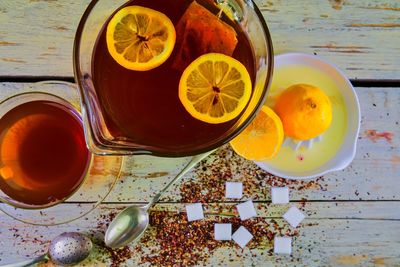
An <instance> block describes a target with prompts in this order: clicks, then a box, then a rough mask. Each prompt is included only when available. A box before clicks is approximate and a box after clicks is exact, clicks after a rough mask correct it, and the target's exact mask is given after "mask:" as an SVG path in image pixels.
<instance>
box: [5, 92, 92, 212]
mask: <svg viewBox="0 0 400 267" xmlns="http://www.w3.org/2000/svg"><path fill="white" fill-rule="evenodd" d="M33 95H34V96H41V98H39V99H32V100H28V101H26V102H22V103H20V104H18V105H16V106H15V107H17V106H19V105H22V104H24V103H29V102H33V101H40V100H46V101H51V102H54V103H57V104H59V105H62V106H64V107H66V108H68V109H69V110H71V111H72V112H73V113H75V114H74V115H75V116H76V117H77V119H79V120H80V121H81V123H82V128H83V129H84V127H83V121H82V114H81V112H79V110H78V109H77V108H76V107H74V105H72V104H71V103H70V102H69V101H68V100H66V99H64V98H62V97H60V96H57V95H54V94H51V93H47V92H40V91H30V92H23V93H18V94H14V95H12V96H9V97H7V98H5V99H4V100H2V101H0V108H1V107H2V105H4V104H5V103H7V102H8V101H11V100H13V99H16V98H19V97H24V96H28V97H29V96H33ZM49 97H50V99H49ZM51 98H52V99H51ZM54 99H57V100H58V101H60V102H61V103H60V102H56V101H55V100H54ZM8 111H10V110H8ZM8 111H6V112H5V113H4V114H6V113H7V112H8ZM1 117H2V116H1V115H0V118H1ZM93 156H94V155H93V153H92V152H90V151H89V157H90V158H89V159H88V164H87V167H86V171H85V174H84V176H83V178H82V179H81V181H80V183H79V185H78V186H77V187H76V188H75V189H74V190H73V191H72V192H71V193H70V194H68V195H67V196H65V197H64V198H62V199H59V200H57V201H53V202H50V203H47V204H43V205H31V204H27V203H23V202H19V201H17V200H14V199H13V198H12V197H9V198H10V199H11V200H8V199H6V198H3V197H2V196H0V202H3V203H5V204H7V205H10V206H12V207H15V208H19V209H26V210H40V209H46V208H50V207H53V206H56V205H58V204H60V203H63V202H64V201H65V200H67V199H68V198H70V197H72V196H73V195H74V194H75V193H76V192H78V191H79V189H80V188H81V186H82V185H83V184H84V183H85V181H86V179H87V178H88V177H89V176H90V169H91V167H92V164H93ZM0 191H2V190H0Z"/></svg>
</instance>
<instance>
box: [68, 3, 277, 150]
mask: <svg viewBox="0 0 400 267" xmlns="http://www.w3.org/2000/svg"><path fill="white" fill-rule="evenodd" d="M99 1H101V0H92V1H91V2H90V3H89V5H88V7H87V8H86V10H85V12H84V13H83V15H82V17H81V19H80V21H79V24H78V27H77V30H76V33H75V37H74V45H73V69H74V79H75V82H76V84H77V85H78V88H79V91H80V94H81V98H82V101H81V105H82V108H83V111H84V112H83V114H84V116H87V117H88V116H89V113H90V112H91V111H90V110H91V108H90V107H89V106H88V104H87V103H88V99H87V95H86V93H85V90H84V89H83V85H82V83H81V81H82V79H83V75H82V71H81V67H80V66H81V64H80V63H81V61H80V57H79V54H80V49H81V41H82V33H83V29H84V28H85V26H86V22H87V19H88V17H89V16H90V14H91V12H92V10H93V8H94V7H95V6H96V4H97V3H98V2H99ZM234 1H237V0H234ZM126 2H128V0H126ZM243 2H245V3H246V4H247V5H248V6H249V7H250V8H252V9H253V10H254V12H255V14H256V16H257V19H258V21H259V22H260V24H261V26H262V29H263V32H264V37H265V40H266V42H267V54H268V60H267V64H266V66H265V67H266V68H267V73H266V77H265V81H264V82H265V85H264V89H263V91H262V95H261V96H260V98H259V100H258V102H257V104H256V106H255V108H254V109H253V110H252V111H251V113H250V115H249V116H248V117H247V118H246V119H245V121H244V122H243V123H241V125H239V126H238V127H237V129H234V130H233V131H232V132H231V133H229V134H228V135H226V136H224V137H223V138H222V139H221V140H220V141H218V142H215V143H213V144H211V145H208V146H205V147H201V148H197V149H191V150H190V151H185V153H176V152H168V151H166V152H165V150H158V151H155V150H146V149H144V148H141V149H134V148H126V147H121V146H117V145H109V146H107V149H106V150H104V151H102V152H101V154H102V155H108V154H109V155H135V154H137V155H152V156H159V157H183V156H194V155H198V154H202V153H205V152H207V151H211V150H213V149H216V148H218V147H221V146H222V145H224V144H226V143H228V142H229V141H231V140H232V139H233V138H235V137H236V136H237V135H239V134H240V133H241V132H242V131H243V130H244V129H245V128H246V127H247V126H248V125H249V124H250V123H251V122H252V121H253V119H254V118H255V116H256V115H257V113H258V112H259V111H260V109H261V107H262V106H263V105H264V103H265V101H266V99H267V93H268V89H269V87H270V85H271V80H272V74H273V66H274V55H273V44H272V38H271V34H270V31H269V29H268V26H267V24H266V22H265V20H264V17H263V15H262V13H261V11H260V10H259V8H258V6H257V5H256V4H255V2H254V0H243ZM83 119H84V120H85V119H86V118H83ZM87 121H89V120H87ZM85 124H86V123H84V128H87V129H85V131H87V132H88V133H89V136H91V137H90V138H92V137H93V136H94V130H93V126H92V125H91V123H89V122H88V125H85ZM110 150H111V151H112V150H116V151H117V152H116V153H110ZM121 151H123V152H126V153H121Z"/></svg>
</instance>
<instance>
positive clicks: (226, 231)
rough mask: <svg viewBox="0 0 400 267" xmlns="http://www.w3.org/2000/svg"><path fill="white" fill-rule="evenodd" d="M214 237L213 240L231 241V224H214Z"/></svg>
mask: <svg viewBox="0 0 400 267" xmlns="http://www.w3.org/2000/svg"><path fill="white" fill-rule="evenodd" d="M214 236H215V237H214V238H215V240H231V239H232V224H231V223H216V224H214Z"/></svg>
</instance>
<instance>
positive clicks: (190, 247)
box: [135, 211, 299, 266]
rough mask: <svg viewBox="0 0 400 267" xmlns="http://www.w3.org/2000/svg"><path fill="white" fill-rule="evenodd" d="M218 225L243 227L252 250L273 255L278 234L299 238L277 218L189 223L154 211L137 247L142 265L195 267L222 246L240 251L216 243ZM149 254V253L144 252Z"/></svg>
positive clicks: (178, 215) (181, 215) (182, 216)
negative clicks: (250, 237)
mask: <svg viewBox="0 0 400 267" xmlns="http://www.w3.org/2000/svg"><path fill="white" fill-rule="evenodd" d="M215 223H232V232H234V231H236V230H237V229H238V228H239V227H240V226H244V227H245V228H246V229H247V230H248V231H249V232H250V233H251V234H252V235H253V236H254V238H253V239H252V240H251V241H250V242H249V244H248V245H247V247H248V248H250V249H266V253H269V254H270V255H272V254H273V247H272V243H271V241H272V240H273V239H274V236H275V234H278V235H287V236H298V234H299V233H298V231H297V230H291V229H289V228H288V226H287V225H285V226H283V225H282V224H278V222H277V221H276V220H274V219H265V218H260V217H258V218H253V219H250V220H246V221H241V220H240V218H238V217H233V218H222V217H214V218H209V219H207V220H200V221H195V222H188V221H187V219H186V214H185V213H172V212H168V211H153V212H151V213H150V228H149V230H148V231H147V232H146V234H145V235H144V237H143V238H142V239H141V241H140V244H139V245H138V246H136V248H135V252H137V253H141V254H142V255H143V256H141V263H145V262H146V263H150V264H151V265H152V266H153V265H156V266H193V265H196V264H199V263H200V262H204V261H206V260H207V259H208V258H209V257H210V254H211V253H212V252H213V251H214V250H215V249H216V248H220V247H231V248H232V251H235V249H236V251H237V250H238V248H239V247H238V246H237V245H236V244H235V243H234V242H229V241H216V240H214V224H215ZM144 251H146V253H144Z"/></svg>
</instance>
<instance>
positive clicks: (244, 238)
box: [232, 226, 253, 248]
mask: <svg viewBox="0 0 400 267" xmlns="http://www.w3.org/2000/svg"><path fill="white" fill-rule="evenodd" d="M232 239H233V240H234V241H235V242H236V243H237V244H238V245H239V246H240V247H241V248H244V247H245V246H246V245H247V243H249V241H250V240H251V239H253V235H252V234H251V233H250V232H249V231H247V229H246V228H244V227H243V226H240V227H239V229H237V230H236V232H235V233H234V234H233V235H232Z"/></svg>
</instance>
